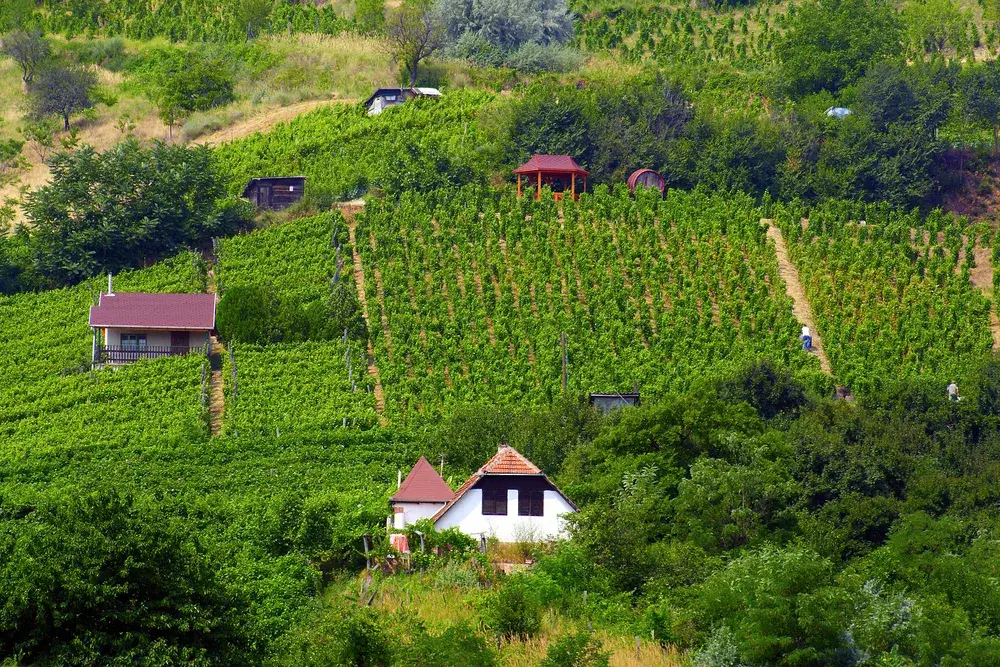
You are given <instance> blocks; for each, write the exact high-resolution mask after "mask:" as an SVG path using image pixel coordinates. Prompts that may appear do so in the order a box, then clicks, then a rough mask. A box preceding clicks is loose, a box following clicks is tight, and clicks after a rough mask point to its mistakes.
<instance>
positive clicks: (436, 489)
mask: <svg viewBox="0 0 1000 667" xmlns="http://www.w3.org/2000/svg"><path fill="white" fill-rule="evenodd" d="M454 495H455V492H454V491H452V490H451V487H450V486H448V484H447V483H445V481H444V480H443V479H441V475H439V474H438V473H437V471H436V470H435V469H434V466H432V465H431V464H430V463H428V461H427V459H425V458H424V457H423V456H421V457H420V458H419V459H417V463H416V464H415V465H414V466H413V470H411V471H410V474H409V475H407V476H406V479H404V480H403V483H402V484H401V485H400V487H399V490H397V491H396V495H394V496H393V497H392V498H390V500H392V501H393V502H408V503H446V502H448V501H449V500H451V499H452V497H453V496H454Z"/></svg>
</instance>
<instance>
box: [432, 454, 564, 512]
mask: <svg viewBox="0 0 1000 667" xmlns="http://www.w3.org/2000/svg"><path fill="white" fill-rule="evenodd" d="M487 475H533V476H538V477H543V478H545V481H546V482H548V483H549V484H551V485H552V488H553V489H555V490H556V492H558V493H559V495H561V496H562V497H563V498H566V494H564V493H563V492H562V491H560V490H559V488H558V487H556V485H555V484H552V481H551V480H550V479H549V478H548V477H547V476H545V475H544V474H542V471H541V470H539V468H538V466H536V465H535V464H534V463H532V462H531V461H529V460H528V459H527V458H525V456H524V454H522V453H521V452H519V451H517V450H516V449H514V448H513V447H511V446H510V445H501V447H500V449H499V450H497V453H496V455H494V456H493V458H491V459H490V460H489V461H487V462H486V464H485V465H483V467H482V468H480V469H479V470H477V471H476V472H475V473H473V475H472V477H470V478H469V479H467V480H465V484H463V485H462V486H460V487H459V488H458V491H456V492H455V497H454V498H452V499H451V500H450V501H448V504H447V505H445V506H444V507H442V508H441V509H439V510H438V511H437V513H436V514H435V515H434V517H433V518H432V519H431V521H435V522H436V521H437V520H438V519H440V518H441V517H442V516H444V515H445V513H446V512H447V511H448V510H450V509H451V507H452V505H454V504H455V503H457V502H458V501H459V500H460V499H461V498H462V496H464V495H465V494H466V493H467V492H468V491H469V489H471V488H472V487H474V486H475V485H476V482H478V481H479V480H480V479H482V478H483V477H485V476H487ZM566 501H567V502H568V503H569V504H570V506H572V507H573V509H576V505H573V501H571V500H570V499H569V498H566Z"/></svg>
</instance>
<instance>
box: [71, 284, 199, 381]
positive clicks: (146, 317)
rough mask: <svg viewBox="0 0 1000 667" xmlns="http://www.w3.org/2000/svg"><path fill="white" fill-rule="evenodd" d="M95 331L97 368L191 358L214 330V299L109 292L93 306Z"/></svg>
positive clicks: (92, 322)
mask: <svg viewBox="0 0 1000 667" xmlns="http://www.w3.org/2000/svg"><path fill="white" fill-rule="evenodd" d="M108 282H109V287H110V282H111V281H110V278H109V280H108ZM90 327H91V328H92V329H93V330H94V346H93V347H94V349H93V359H94V363H95V364H125V363H131V362H133V361H138V360H139V359H153V358H156V357H165V356H173V355H178V354H188V353H189V352H191V351H198V350H201V349H203V348H204V347H205V344H206V343H207V342H208V337H209V334H210V333H211V331H212V329H214V328H215V295H214V294H146V293H143V292H122V293H115V292H113V291H111V290H110V289H109V290H108V293H106V294H105V293H102V294H101V295H100V298H99V300H98V303H97V305H96V306H91V308H90Z"/></svg>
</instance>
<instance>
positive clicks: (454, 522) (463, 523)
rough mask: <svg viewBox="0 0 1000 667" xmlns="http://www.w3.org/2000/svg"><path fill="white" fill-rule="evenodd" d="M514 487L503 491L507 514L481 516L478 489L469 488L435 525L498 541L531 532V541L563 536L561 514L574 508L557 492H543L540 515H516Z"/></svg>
mask: <svg viewBox="0 0 1000 667" xmlns="http://www.w3.org/2000/svg"><path fill="white" fill-rule="evenodd" d="M517 495H518V494H517V489H508V490H507V516H483V513H482V511H483V492H482V489H470V490H469V491H467V492H466V494H465V495H464V496H462V497H461V498H460V499H459V501H458V502H457V503H455V504H454V505H452V506H451V509H449V510H448V512H447V513H446V514H445V515H444V516H442V517H441V518H440V519H438V520H437V523H436V524H435V528H437V529H438V530H444V529H446V528H451V527H458V529H459V530H461V531H462V532H463V533H465V534H467V535H472V536H473V537H478V536H479V535H483V534H485V535H486V536H487V537H495V538H497V539H498V540H500V541H501V542H516V541H519V540H521V539H524V538H525V537H526V536H527V535H532V533H533V539H534V540H551V539H556V538H560V537H566V536H567V533H566V521H565V520H564V519H563V518H562V515H565V514H572V513H573V512H574V511H575V510H574V509H573V507H572V506H571V505H570V504H569V503H568V502H566V499H565V498H563V497H562V496H561V495H560V494H559V493H558V492H556V491H552V490H546V491H545V501H544V505H545V506H544V512H545V515H544V516H518V515H517Z"/></svg>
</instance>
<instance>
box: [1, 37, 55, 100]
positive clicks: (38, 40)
mask: <svg viewBox="0 0 1000 667" xmlns="http://www.w3.org/2000/svg"><path fill="white" fill-rule="evenodd" d="M15 25H17V24H15ZM18 27H20V26H18ZM0 53H3V55H5V56H7V57H8V58H10V59H11V60H13V61H14V62H15V63H17V66H18V67H19V68H20V69H21V81H23V82H24V84H25V85H31V84H32V82H33V81H34V78H35V73H36V72H37V71H38V69H39V68H40V67H42V66H44V65H45V63H46V61H47V60H48V59H49V56H50V54H51V49H50V48H49V43H48V41H46V39H45V38H44V37H42V33H41V31H39V30H20V29H19V30H13V31H11V32H10V33H8V34H6V35H4V36H3V39H2V40H0Z"/></svg>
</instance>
